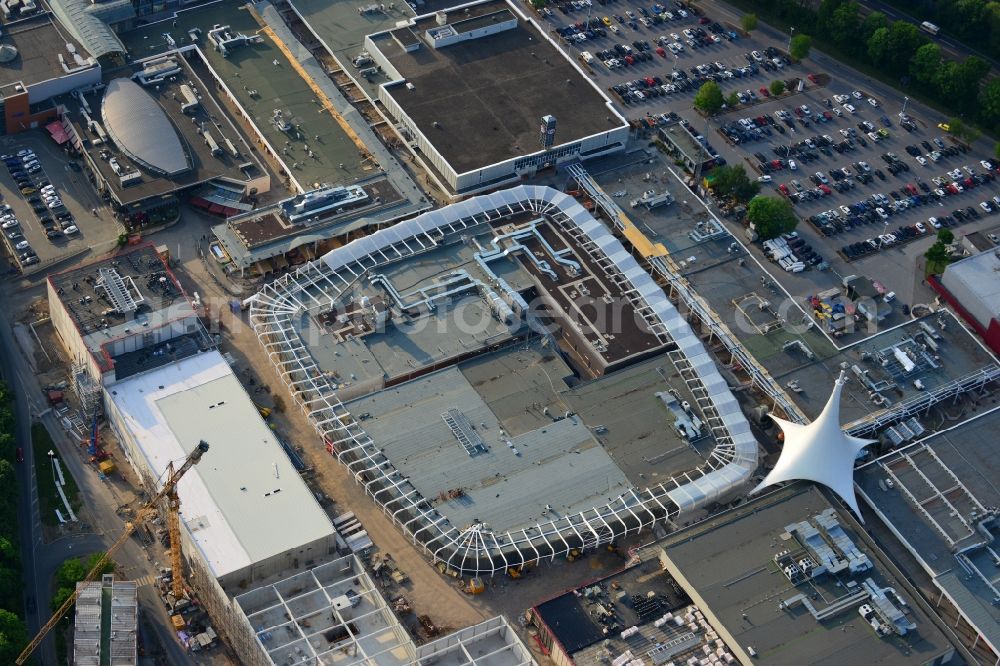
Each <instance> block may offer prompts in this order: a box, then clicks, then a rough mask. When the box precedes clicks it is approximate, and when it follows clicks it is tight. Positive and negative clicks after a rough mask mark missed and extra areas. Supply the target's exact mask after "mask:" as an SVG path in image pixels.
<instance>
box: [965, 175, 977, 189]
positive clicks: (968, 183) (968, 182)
mask: <svg viewBox="0 0 1000 666" xmlns="http://www.w3.org/2000/svg"><path fill="white" fill-rule="evenodd" d="M965 186H966V187H975V186H976V181H974V180H972V177H971V176H970V177H969V178H966V179H965Z"/></svg>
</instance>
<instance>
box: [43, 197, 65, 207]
mask: <svg viewBox="0 0 1000 666" xmlns="http://www.w3.org/2000/svg"><path fill="white" fill-rule="evenodd" d="M45 205H46V206H48V207H49V208H59V206H62V205H63V202H62V199H53V200H52V201H46V202H45Z"/></svg>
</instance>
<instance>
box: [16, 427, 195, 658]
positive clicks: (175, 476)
mask: <svg viewBox="0 0 1000 666" xmlns="http://www.w3.org/2000/svg"><path fill="white" fill-rule="evenodd" d="M206 451H208V442H206V441H204V440H202V441H200V442H198V446H196V447H195V448H194V450H193V451H191V453H189V454H188V456H187V458H186V459H185V460H184V463H183V464H182V465H181V466H180V467H179V468H177V470H176V471H174V470H173V468H172V466H171V467H170V468H169V473H168V475H167V479H166V481H164V483H163V487H162V488H160V491H159V492H158V493H156V495H154V496H153V498H152V499H150V500H149V501H148V502H146V503H145V504H143V505H142V506H141V507H139V509H138V510H137V511H136V512H135V515H134V516H133V517H132V520H130V521H126V523H125V529H124V530H123V531H122V533H121V535H120V536H119V537H118V538H117V539H116V540H115V542H114V543H113V544H111V546H110V547H108V549H107V550H106V551H104V555H103V556H102V557H101V559H100V560H98V561H97V563H96V564H95V565H94V568H93V569H91V570H90V572H89V573H88V574H87V577H86V578H84V579H83V580H82V581H81V582H83V583H89V582H91V581H93V580H96V579H97V576H98V574H99V573H100V572H101V570H102V569H103V568H104V565H105V564H107V562H108V560H110V559H111V556H112V555H114V553H115V551H117V550H118V549H119V548H121V547H122V545H123V544H124V543H125V542H126V541H128V539H129V537H130V536H132V533H133V532H135V530H136V528H137V527H138V526H139V525H142V524H143V523H145V522H146V521H147V520H150V519H151V518H153V517H154V516H155V515H156V505H157V504H158V503H159V502H160V500H162V499H163V498H164V497H167V496H170V495H172V496H174V497H176V493H175V489H176V487H177V484H178V482H180V480H181V477H183V476H184V474H186V473H187V471H188V470H189V469H191V467H193V466H194V465H197V464H198V462H199V461H200V460H201V457H202V456H203V455H205V452H206ZM178 547H179V546H178ZM77 594H78V593H77V591H76V590H73V594H71V595H70V596H69V597H68V598H67V599H66V601H64V602H63V604H62V606H60V607H59V608H58V610H56V612H55V613H53V614H52V617H50V618H49V621H48V622H46V623H45V624H44V625H43V626H42V628H41V629H39V630H38V633H37V634H36V635H35V637H34V638H32V639H31V641H30V642H29V643H28V645H27V646H25V648H24V650H22V651H21V654H20V655H18V657H17V659H16V660H15V661H14V663H15V664H17V666H22V665H23V664H24V663H25V662H26V661H28V657H30V656H31V654H32V653H33V652H34V651H35V650H36V649H37V648H38V646H39V645H41V643H42V641H43V640H45V637H46V636H47V635H48V633H49V632H50V631H52V628H53V627H55V626H56V625H57V624H58V623H59V621H60V620H61V619H62V618H63V616H64V615H66V613H67V612H69V609H70V607H71V606H72V605H73V604H74V603H75V602H76V597H77Z"/></svg>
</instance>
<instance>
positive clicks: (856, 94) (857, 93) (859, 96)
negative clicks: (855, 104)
mask: <svg viewBox="0 0 1000 666" xmlns="http://www.w3.org/2000/svg"><path fill="white" fill-rule="evenodd" d="M851 96H852V97H854V99H864V98H865V96H864V95H862V94H861V91H860V90H855V91H854V92H852V93H851Z"/></svg>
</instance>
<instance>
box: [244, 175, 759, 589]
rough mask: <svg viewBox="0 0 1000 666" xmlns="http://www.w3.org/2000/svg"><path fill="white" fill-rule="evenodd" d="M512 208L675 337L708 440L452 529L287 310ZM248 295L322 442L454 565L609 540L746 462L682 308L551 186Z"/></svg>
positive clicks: (330, 297) (416, 229) (689, 499)
mask: <svg viewBox="0 0 1000 666" xmlns="http://www.w3.org/2000/svg"><path fill="white" fill-rule="evenodd" d="M523 211H531V212H533V213H536V214H539V215H545V216H547V217H548V218H549V219H550V220H552V221H553V223H554V224H557V225H559V226H560V227H561V228H563V229H565V230H567V231H568V232H569V233H570V234H571V235H573V236H575V237H576V238H577V239H578V241H579V243H580V244H581V245H587V246H588V250H589V251H590V252H591V253H593V254H594V255H595V256H598V257H599V258H600V259H601V260H602V264H603V265H605V266H609V267H610V268H609V269H608V270H612V271H614V272H615V273H616V277H617V278H619V279H621V280H622V281H623V282H624V283H628V284H629V285H630V286H631V288H630V289H626V290H624V291H625V292H626V293H628V294H629V298H630V299H631V300H632V304H633V306H634V307H635V308H636V310H637V311H639V310H641V311H642V312H643V316H645V317H648V321H650V322H651V325H653V326H655V327H656V328H657V330H658V331H659V332H660V333H662V334H663V335H664V336H666V337H668V338H669V339H670V341H671V342H672V343H673V344H674V346H675V348H674V350H673V351H670V352H668V353H667V356H668V358H669V359H670V361H671V362H672V363H673V365H674V367H675V368H676V369H677V371H678V373H679V374H680V375H681V376H682V377H683V378H684V380H685V381H686V382H687V384H688V386H689V388H691V390H692V393H693V394H694V395H695V397H696V399H697V400H698V402H699V406H700V408H701V410H702V412H703V413H704V415H705V417H706V422H707V425H708V427H709V428H710V429H711V431H712V434H713V435H714V437H715V440H716V442H717V446H716V448H715V449H714V450H713V451H712V453H711V455H710V456H709V457H708V460H707V461H706V463H705V464H703V465H702V466H700V467H698V468H696V469H694V470H691V471H689V472H686V473H685V474H684V475H683V476H681V477H675V478H671V479H669V480H667V481H664V482H662V483H659V484H657V485H655V486H650V487H648V488H642V489H640V488H631V489H629V490H628V491H627V492H625V493H622V494H621V495H619V496H617V497H616V498H614V500H613V501H611V502H609V503H607V504H604V505H601V506H595V507H592V508H590V509H588V510H586V511H581V512H579V513H576V514H572V515H566V516H560V517H558V518H555V519H553V520H550V521H548V522H538V523H533V524H530V525H524V526H522V527H519V528H518V529H515V530H509V531H504V532H495V531H493V530H491V529H490V528H488V527H485V526H484V525H481V524H476V525H472V526H470V527H467V528H464V529H460V528H457V527H455V526H454V525H452V524H451V522H450V521H449V519H448V516H446V515H443V514H441V513H440V512H438V511H437V510H436V509H434V508H433V507H432V506H431V505H430V503H429V502H426V501H425V500H424V498H423V497H422V496H421V495H420V494H419V492H418V491H417V490H416V488H414V487H413V486H411V485H410V484H409V483H408V481H407V479H406V478H405V477H404V476H403V475H401V474H399V473H398V472H397V470H396V469H395V468H394V466H393V464H392V460H390V459H388V458H386V456H385V455H383V454H382V453H381V451H380V450H379V445H378V442H376V441H374V440H373V439H372V438H371V437H370V436H369V435H368V434H367V433H366V432H365V430H364V429H363V428H362V427H361V425H360V422H359V421H357V420H356V419H354V418H353V417H352V415H351V414H350V412H349V411H348V410H347V409H346V408H345V406H344V405H343V404H342V403H341V402H340V399H339V398H338V396H337V391H336V389H335V387H334V385H333V384H332V383H331V382H330V381H329V380H328V379H327V377H326V374H325V372H324V369H323V368H321V367H319V366H318V364H317V363H316V362H315V360H314V359H313V357H312V356H311V354H310V353H309V350H308V348H307V347H306V346H305V344H304V343H303V342H302V341H301V340H300V339H299V337H298V334H297V333H296V330H295V328H294V326H293V318H295V317H300V316H301V315H302V314H303V312H307V311H319V310H322V309H328V308H330V307H331V306H332V305H333V304H334V303H336V302H337V300H338V297H339V295H340V294H341V292H342V290H343V289H345V288H346V287H347V286H348V285H350V284H351V283H352V282H353V281H354V280H355V279H357V277H358V276H359V275H362V274H364V273H366V272H368V271H371V270H373V269H377V268H378V267H379V266H381V265H383V264H386V263H389V262H393V261H399V260H405V259H407V258H409V257H414V256H416V255H418V254H420V253H422V252H425V251H428V250H431V249H433V248H435V247H438V246H440V245H444V244H447V243H450V242H457V241H458V239H459V238H460V237H461V235H462V234H463V232H464V231H465V230H469V229H472V228H474V227H476V226H478V225H482V224H486V223H487V222H488V221H489V220H495V219H497V218H498V217H504V216H507V215H511V214H515V213H519V212H523ZM248 304H249V308H250V323H251V325H252V326H253V327H254V330H255V331H256V333H257V336H258V338H259V339H260V341H261V344H262V345H263V346H264V348H265V350H266V351H267V353H268V356H269V357H270V359H271V361H272V363H274V365H275V367H276V369H277V370H278V373H279V375H280V376H281V378H282V380H283V381H284V382H285V384H286V385H287V386H288V388H289V391H290V393H291V395H292V397H293V398H294V399H295V401H296V402H297V403H298V405H299V406H300V408H301V409H302V410H303V411H304V412H305V413H306V415H307V416H308V418H309V419H310V421H311V422H312V423H313V425H314V427H315V428H316V430H317V432H318V433H319V434H320V436H321V437H322V438H323V440H324V443H325V445H326V448H327V450H328V451H329V452H330V453H331V454H332V455H336V456H337V458H338V460H339V461H340V462H341V463H342V464H344V465H345V466H346V467H347V468H348V469H349V470H350V471H351V472H352V473H353V474H354V478H355V480H356V481H357V482H358V484H360V485H361V486H363V488H364V490H365V493H366V494H367V495H368V496H369V497H370V498H371V499H372V500H374V501H375V502H376V503H377V504H378V505H379V506H380V507H381V508H382V510H383V512H384V513H385V514H386V515H387V516H388V517H389V518H390V519H391V520H392V521H393V522H394V523H395V524H396V525H398V526H399V528H400V529H402V530H403V532H404V533H405V534H406V535H407V536H408V538H410V539H411V540H412V541H413V543H414V544H416V545H419V546H420V547H421V548H423V550H424V551H425V552H426V553H427V555H428V556H430V557H431V558H432V559H433V560H434V561H435V562H439V561H440V562H444V563H446V564H447V565H448V566H449V567H451V568H453V569H455V570H457V571H459V572H460V573H461V574H463V575H491V574H494V573H500V572H503V571H505V570H506V569H508V568H510V567H517V566H520V565H521V564H524V563H529V562H537V561H539V560H543V559H554V558H556V557H559V556H563V555H565V554H566V553H568V552H569V551H570V550H572V549H586V548H594V547H597V546H599V545H601V544H607V543H610V542H611V541H613V540H614V539H616V538H619V537H621V536H624V535H627V534H632V533H636V532H638V531H639V530H641V529H643V528H648V527H650V526H652V525H653V524H654V523H656V522H662V521H664V520H667V519H670V518H673V517H675V516H676V515H677V514H679V513H680V512H682V511H688V510H692V509H696V508H698V507H702V506H705V505H706V504H709V503H711V502H714V501H716V500H719V499H721V498H723V497H724V496H726V495H727V494H729V493H730V492H732V491H735V490H738V489H740V488H741V487H743V486H744V485H745V484H746V482H747V481H748V480H749V479H750V476H751V475H752V474H753V472H754V470H756V468H757V442H756V440H755V439H754V437H753V434H752V433H751V431H750V425H749V423H748V422H747V420H746V418H745V417H744V416H743V413H742V412H741V410H740V407H739V404H738V403H737V401H736V399H735V397H733V394H732V392H731V391H730V390H729V387H728V385H727V383H726V381H725V380H724V379H723V378H722V376H721V375H720V374H719V372H718V370H717V368H716V366H715V362H714V360H713V359H712V357H711V356H710V355H709V353H708V351H707V350H706V349H705V348H704V346H703V345H702V343H701V341H700V340H699V339H698V337H697V336H696V335H695V333H694V331H693V330H692V329H691V327H690V326H689V325H688V323H687V322H686V321H685V320H684V317H683V316H682V315H681V314H680V313H679V312H678V311H677V310H676V308H674V306H673V304H672V303H671V302H670V301H669V299H668V298H667V296H666V295H665V294H664V293H663V290H662V289H660V287H659V286H658V285H657V284H656V283H655V282H654V281H653V279H652V278H651V277H650V275H649V274H648V273H647V272H646V271H645V270H644V269H643V268H642V267H641V266H640V265H639V264H638V263H637V262H636V261H635V259H634V258H633V257H632V256H631V255H630V254H629V253H628V252H627V251H626V250H625V248H624V247H623V246H622V244H621V243H620V242H618V240H617V239H616V238H615V237H614V236H613V235H612V234H611V232H610V230H609V229H608V228H607V227H606V226H604V225H603V224H602V223H601V222H599V221H598V220H596V219H594V217H593V216H592V215H591V214H590V213H589V212H588V211H587V210H586V209H585V208H584V207H583V206H582V205H581V204H580V203H579V202H578V201H576V200H575V199H574V198H573V197H571V196H569V195H567V194H564V193H562V192H559V191H558V190H555V189H552V188H548V187H541V186H527V185H522V186H518V187H514V188H511V189H508V190H503V191H500V192H494V193H492V194H487V195H482V196H478V197H474V198H471V199H468V200H465V201H462V202H460V203H456V204H453V205H451V206H447V207H445V208H441V209H438V210H434V211H430V212H428V213H424V214H423V215H420V216H418V217H416V218H413V219H410V220H406V221H404V222H401V223H399V224H397V225H395V226H393V227H389V228H387V229H383V230H381V231H378V232H377V233H375V234H372V235H371V236H367V237H365V238H361V239H358V240H356V241H354V242H352V243H350V244H348V245H346V246H343V247H341V248H337V249H336V250H333V251H332V252H330V253H328V254H326V255H325V256H323V257H321V258H320V259H319V260H317V261H314V262H311V263H309V264H306V265H305V266H304V267H302V268H301V269H299V270H298V271H297V272H296V273H294V274H289V275H286V276H284V277H282V278H281V279H279V280H277V281H275V282H274V283H272V284H270V285H267V286H266V287H264V289H263V290H262V291H260V292H259V293H258V294H256V295H254V296H253V297H251V298H250V299H248Z"/></svg>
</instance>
